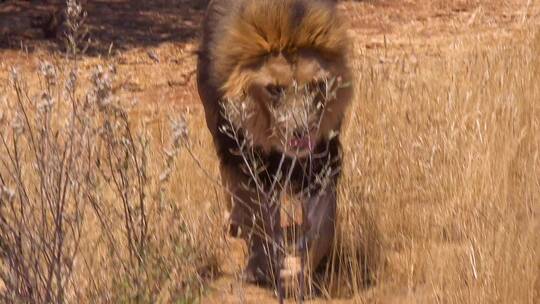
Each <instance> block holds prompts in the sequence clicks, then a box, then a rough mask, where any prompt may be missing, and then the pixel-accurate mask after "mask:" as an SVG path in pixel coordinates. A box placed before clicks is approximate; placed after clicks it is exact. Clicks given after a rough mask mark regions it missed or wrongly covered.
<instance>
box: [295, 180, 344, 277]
mask: <svg viewBox="0 0 540 304" xmlns="http://www.w3.org/2000/svg"><path fill="white" fill-rule="evenodd" d="M336 208H337V205H336V191H335V189H327V190H325V191H323V192H322V193H320V194H318V195H315V196H312V197H310V198H309V199H307V200H306V201H305V202H304V205H303V213H304V216H303V218H304V220H303V223H302V226H303V229H302V234H303V236H302V237H301V239H300V243H299V244H298V247H299V249H301V252H305V255H306V257H307V262H308V263H307V265H306V266H308V267H309V269H311V270H312V271H314V270H315V269H316V268H317V267H318V266H319V264H320V262H321V260H322V259H323V258H324V257H326V256H327V255H329V254H330V250H331V248H332V243H333V241H334V236H335V231H336Z"/></svg>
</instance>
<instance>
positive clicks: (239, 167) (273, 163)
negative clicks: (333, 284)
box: [197, 0, 352, 283]
mask: <svg viewBox="0 0 540 304" xmlns="http://www.w3.org/2000/svg"><path fill="white" fill-rule="evenodd" d="M334 2H335V1H330V0H324V1H323V0H214V1H212V2H211V3H210V4H209V7H208V10H207V12H206V17H205V20H204V24H203V37H202V43H201V46H200V50H199V58H198V74H197V83H198V90H199V95H200V97H201V100H202V103H203V106H204V110H205V115H206V122H207V125H208V128H209V129H210V132H211V134H212V136H213V140H214V145H215V148H216V151H217V155H218V157H219V160H220V170H221V176H222V181H223V184H224V185H225V187H226V192H227V195H228V196H229V198H230V202H231V206H230V207H231V212H230V214H231V215H230V226H229V228H230V232H231V233H232V234H233V235H235V236H239V237H242V238H243V239H245V241H246V242H247V245H248V249H249V258H248V262H247V266H246V268H245V270H244V272H243V278H244V279H245V280H247V281H249V282H258V283H261V282H271V281H272V279H275V278H276V277H279V276H278V275H279V274H280V273H279V269H280V268H281V267H282V266H281V264H280V262H279V260H280V259H279V256H280V253H278V252H277V251H279V252H282V248H278V250H277V251H276V250H275V248H276V246H275V245H276V244H281V241H282V238H283V236H282V235H281V232H280V231H281V229H280V228H281V227H280V212H279V207H278V209H277V212H276V203H278V204H277V206H279V200H280V199H281V198H282V194H283V193H286V194H288V195H289V196H298V197H300V199H301V201H302V213H303V217H304V221H303V223H302V229H303V237H302V238H300V240H298V241H297V242H296V245H295V246H296V249H295V250H296V251H295V252H299V253H301V254H303V256H306V257H307V259H308V263H307V265H306V266H307V267H308V268H309V269H315V268H316V267H317V265H319V263H320V262H321V259H322V258H323V257H325V256H327V255H328V253H329V252H330V249H331V246H332V242H333V238H334V233H335V219H336V183H337V180H338V176H339V172H340V165H341V157H342V155H341V145H340V140H339V130H340V127H341V122H342V119H343V115H344V113H345V109H346V107H347V105H348V104H349V102H350V99H351V95H352V87H351V86H350V77H351V75H350V71H349V69H348V66H347V46H348V42H347V39H346V30H345V28H344V26H343V23H342V22H341V18H340V17H339V16H338V13H337V11H336V7H335V3H334ZM276 193H278V194H276ZM272 248H273V249H272ZM281 256H282V255H281Z"/></svg>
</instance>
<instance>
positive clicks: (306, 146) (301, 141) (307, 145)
mask: <svg viewBox="0 0 540 304" xmlns="http://www.w3.org/2000/svg"><path fill="white" fill-rule="evenodd" d="M289 148H291V149H292V150H293V151H300V152H312V151H313V149H314V148H315V136H313V135H312V134H309V133H308V134H303V135H300V136H293V137H292V138H291V139H290V140H289Z"/></svg>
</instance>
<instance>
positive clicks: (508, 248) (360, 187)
mask: <svg viewBox="0 0 540 304" xmlns="http://www.w3.org/2000/svg"><path fill="white" fill-rule="evenodd" d="M517 40H518V39H516V41H517ZM519 41H520V42H519V43H515V44H504V45H503V44H501V45H497V46H494V47H491V48H484V47H482V46H479V47H470V46H466V45H460V44H458V43H456V46H455V49H454V50H453V52H452V55H446V54H445V55H443V56H440V57H435V56H427V55H422V54H415V55H410V54H403V53H394V54H390V55H389V54H387V53H386V52H384V51H380V53H379V51H370V52H369V53H362V54H357V55H358V56H356V60H355V63H354V64H355V66H354V68H355V70H356V71H357V73H356V75H357V80H356V88H357V92H356V100H355V103H354V106H353V108H352V109H351V110H350V112H351V113H350V115H349V120H348V121H347V123H346V128H345V129H344V138H345V143H344V147H345V153H346V154H345V155H346V159H345V166H344V173H343V176H342V179H341V185H340V189H339V192H340V193H339V203H338V204H339V218H340V222H339V240H338V243H337V244H336V245H337V246H336V248H337V250H336V254H335V256H334V257H333V260H334V263H333V264H332V265H333V266H336V268H335V269H333V271H332V272H331V273H330V274H329V276H328V277H327V278H326V279H327V280H326V285H325V288H324V290H323V294H322V297H321V298H320V299H324V297H342V299H343V300H347V299H350V300H351V301H354V302H361V303H363V302H376V303H388V302H390V303H531V304H532V303H536V301H538V298H539V297H540V234H539V233H538V231H539V230H540V55H539V54H540V36H538V35H537V36H536V38H534V37H533V34H532V33H527V34H524V35H523V37H520V39H519ZM382 57H384V60H380V58H382ZM105 63H107V62H105ZM74 64H75V62H74V61H71V60H60V61H59V62H57V63H55V64H54V65H50V66H49V65H45V66H43V67H44V69H42V71H41V72H40V73H41V74H40V75H42V76H41V78H40V81H39V82H37V81H31V82H29V83H30V85H24V83H25V77H27V76H28V75H24V74H22V73H18V74H13V75H12V77H11V81H10V82H6V83H2V84H0V102H1V104H0V121H2V126H1V128H0V134H1V135H2V138H3V139H4V140H5V144H3V143H0V161H1V162H0V177H1V179H0V191H1V192H0V193H1V195H0V231H2V234H1V235H0V259H1V264H0V265H1V266H0V282H1V283H0V286H1V287H0V297H2V300H3V301H6V302H34V303H43V302H46V301H47V300H50V301H52V302H58V303H60V302H68V303H72V302H81V303H88V302H99V303H101V302H103V303H111V302H112V303H119V302H120V303H127V302H129V303H131V302H139V303H156V302H157V303H170V302H174V303H183V302H191V301H194V300H196V299H197V298H201V299H202V301H203V302H204V300H205V299H207V298H206V296H207V295H210V296H212V295H213V294H217V295H216V298H217V299H221V298H222V297H223V296H224V295H221V294H219V293H220V291H215V290H212V288H207V287H208V286H210V287H211V286H212V283H211V279H212V275H215V274H217V273H218V271H217V270H218V268H219V267H220V265H224V264H226V263H227V262H228V260H229V259H232V260H233V262H234V263H238V264H242V263H243V262H242V261H241V260H237V256H238V255H237V254H231V253H230V252H229V250H233V249H231V248H233V247H231V246H230V244H229V242H228V241H227V239H226V238H225V235H224V226H225V225H224V222H223V218H224V217H223V214H224V206H223V197H222V189H221V188H220V186H219V184H218V183H217V182H215V181H216V180H217V177H218V176H219V173H218V170H217V160H216V157H215V154H214V152H213V150H212V148H211V146H212V144H211V139H210V136H209V134H208V132H207V130H206V127H205V123H204V118H203V115H202V112H201V111H200V109H199V108H196V109H195V110H193V111H188V112H185V113H183V115H184V117H185V118H186V120H187V121H188V128H187V130H188V137H187V138H185V137H183V133H182V132H183V130H184V129H183V128H182V127H181V125H180V123H179V120H178V119H177V116H178V115H172V116H171V113H172V112H174V111H173V110H171V109H168V108H157V109H156V108H155V105H152V104H147V103H139V104H134V105H132V103H131V100H124V99H122V98H120V97H118V96H116V95H115V92H114V90H113V89H112V87H114V83H115V80H114V78H113V77H114V76H115V72H114V69H112V70H109V69H108V68H102V70H101V71H102V73H101V74H99V73H98V74H96V73H94V74H93V75H94V76H96V75H101V76H99V77H100V78H99V77H98V78H95V77H94V78H93V79H94V81H92V79H91V76H92V75H86V74H83V73H82V72H80V71H79V70H78V69H77V68H76V66H74ZM51 69H52V70H51ZM51 71H52V72H51ZM51 73H52V74H51ZM70 73H71V74H72V75H73V74H76V75H77V79H78V80H79V83H80V85H79V86H77V87H75V88H73V87H72V88H70V87H69V86H68V87H67V88H66V84H67V83H68V80H69V79H70ZM15 76H16V77H15ZM120 76H121V75H120ZM48 77H49V78H48ZM48 79H50V80H54V81H52V82H51V81H49V80H48ZM99 79H100V80H99ZM97 80H99V81H97ZM17 90H19V94H17ZM100 90H101V91H100ZM44 92H45V93H46V94H45V95H44ZM100 94H105V95H100ZM87 96H89V97H91V98H90V101H91V102H93V103H91V104H90V105H88V107H87V108H85V107H83V105H85V104H86V103H88V101H89V99H87ZM99 96H102V97H99ZM103 96H105V97H106V98H105V97H103ZM49 97H52V98H53V99H54V104H51V105H49V104H48V103H47V102H46V101H47V100H49V99H48V98H49ZM92 98H93V99H92ZM99 98H101V101H100V100H99ZM104 102H105V103H104ZM109 102H110V105H109ZM106 104H107V105H106ZM115 107H118V108H119V109H122V111H120V112H119V111H116V110H113V109H114V108H115ZM75 108H77V109H79V110H77V111H75V110H74V109H75ZM44 109H47V110H46V111H45V112H44ZM23 110H24V111H23ZM24 113H27V115H28V117H29V119H28V120H25V119H24ZM21 115H23V116H21ZM66 118H67V119H66ZM70 118H84V123H82V120H77V119H70ZM171 120H172V121H173V122H174V123H172V128H171ZM45 122H48V123H47V124H46V123H45ZM107 124H108V125H114V126H116V128H115V129H114V130H115V131H114V132H109V133H107V132H105V129H106V128H107V127H106V125H107ZM43 126H47V127H46V128H43ZM32 132H33V133H32ZM74 132H75V133H74ZM74 134H75V135H76V136H74ZM32 136H34V137H35V138H40V139H42V141H38V144H37V145H33V144H32ZM15 142H16V145H17V149H18V155H19V156H18V157H19V158H18V159H19V160H18V161H13V160H14V159H15V158H14V153H13V151H14V147H15V146H14V145H15ZM115 143H120V144H115ZM73 147H75V148H73ZM7 151H10V153H9V154H8V153H7ZM65 151H69V153H64V152H65ZM107 151H112V152H113V154H112V155H114V153H117V156H116V157H111V154H110V153H107ZM75 152H77V153H75ZM60 155H64V156H65V157H59V156H60ZM66 155H67V156H66ZM66 159H69V160H70V162H68V163H66V161H65V160H66ZM68 164H69V165H68ZM59 168H65V170H58V169H59ZM114 176H116V177H118V180H120V181H124V182H125V184H123V185H122V183H120V186H119V185H118V184H117V183H116V182H115V180H114V178H113V177H114ZM138 180H140V181H142V182H141V183H138V182H137V181H138ZM58 181H64V182H63V183H58ZM56 185H60V186H56ZM62 189H63V190H64V193H67V195H65V196H62V195H59V194H60V193H62V191H60V190H62ZM141 194H142V195H141ZM50 206H55V207H61V208H60V209H54V208H51V207H50ZM126 215H128V216H131V219H130V220H127V221H126ZM58 219H62V221H64V223H65V225H64V226H61V225H58V223H59V222H58ZM59 239H62V242H59V241H58V240H59ZM51 244H54V245H55V246H50V245H51ZM234 250H237V249H234ZM229 262H230V261H229ZM23 270H24V271H23ZM49 274H50V275H49ZM232 280H234V278H233V279H232ZM240 288H245V289H246V290H247V289H249V288H250V287H249V286H242V285H241V287H240ZM244 296H245V298H243V297H240V296H239V297H235V296H232V297H227V299H230V300H231V301H239V300H241V299H243V300H244V301H246V302H248V303H249V302H253V301H255V300H258V301H264V299H259V298H258V297H259V296H260V294H259V295H257V294H255V295H253V296H252V298H250V295H249V293H248V294H247V295H244ZM343 297H344V298H343ZM269 300H270V301H274V300H275V298H269ZM210 301H211V300H210Z"/></svg>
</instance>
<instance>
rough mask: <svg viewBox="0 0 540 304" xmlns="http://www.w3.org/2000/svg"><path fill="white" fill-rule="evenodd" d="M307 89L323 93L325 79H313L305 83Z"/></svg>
mask: <svg viewBox="0 0 540 304" xmlns="http://www.w3.org/2000/svg"><path fill="white" fill-rule="evenodd" d="M307 90H308V91H309V92H311V93H313V94H325V93H326V81H324V80H321V81H313V82H311V83H309V84H308V85H307Z"/></svg>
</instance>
